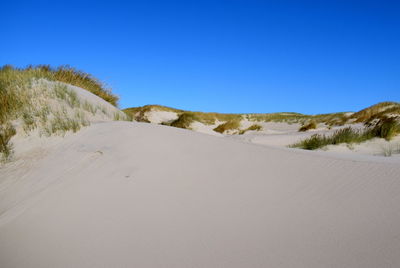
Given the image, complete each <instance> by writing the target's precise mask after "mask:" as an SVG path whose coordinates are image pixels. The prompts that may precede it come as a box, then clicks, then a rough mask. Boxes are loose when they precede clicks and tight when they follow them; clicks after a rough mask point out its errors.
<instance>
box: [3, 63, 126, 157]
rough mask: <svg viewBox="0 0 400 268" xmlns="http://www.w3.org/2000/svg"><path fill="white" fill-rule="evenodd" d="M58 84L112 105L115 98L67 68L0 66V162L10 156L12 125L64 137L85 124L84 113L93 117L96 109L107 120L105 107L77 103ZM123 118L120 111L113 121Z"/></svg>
mask: <svg viewBox="0 0 400 268" xmlns="http://www.w3.org/2000/svg"><path fill="white" fill-rule="evenodd" d="M42 78H43V79H42ZM48 81H52V83H49V82H48ZM59 81H61V82H64V83H70V84H72V85H76V86H79V87H82V88H84V89H87V90H89V91H91V92H93V93H95V94H97V95H98V96H100V97H103V99H105V100H108V101H109V102H111V103H113V104H116V101H117V98H116V97H115V96H114V95H112V94H110V92H109V91H107V90H105V89H103V88H102V86H101V84H100V83H99V82H98V81H97V80H96V79H94V78H93V77H91V76H90V75H88V74H85V73H83V72H79V71H76V70H75V69H72V68H69V67H60V68H57V69H52V68H50V67H48V66H38V67H28V68H25V69H16V68H13V67H12V66H4V67H2V68H0V156H1V159H2V161H5V160H7V159H8V158H9V157H10V155H11V153H12V144H11V142H10V140H11V138H12V137H13V136H14V135H15V134H16V132H17V131H19V128H18V129H16V126H18V127H20V128H22V129H23V131H24V132H25V133H28V132H30V131H32V130H34V129H35V128H39V133H40V134H45V135H51V134H65V132H66V131H73V132H76V131H78V130H79V129H80V128H81V127H82V126H87V125H88V124H89V122H88V121H87V120H86V119H85V113H84V111H87V112H90V113H92V115H95V114H96V113H97V111H98V110H100V111H102V112H103V113H104V114H105V115H106V116H108V117H110V115H108V113H107V110H106V108H105V107H102V106H99V107H97V106H94V105H92V104H90V103H89V102H87V101H85V102H84V103H81V101H80V100H79V97H78V95H77V94H76V92H75V91H74V90H71V89H69V88H68V86H67V85H66V84H64V83H60V82H59ZM63 104H65V105H63ZM111 116H112V115H111ZM126 118H127V116H126V115H125V114H124V113H122V112H118V113H116V114H115V115H114V119H116V120H126Z"/></svg>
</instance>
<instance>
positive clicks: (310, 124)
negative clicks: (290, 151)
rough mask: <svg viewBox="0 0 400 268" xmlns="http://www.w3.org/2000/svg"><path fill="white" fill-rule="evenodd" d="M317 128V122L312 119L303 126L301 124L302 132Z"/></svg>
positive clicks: (300, 129)
mask: <svg viewBox="0 0 400 268" xmlns="http://www.w3.org/2000/svg"><path fill="white" fill-rule="evenodd" d="M316 128H317V123H315V121H310V122H308V123H307V124H304V125H303V126H301V127H300V128H299V131H300V132H305V131H308V130H310V129H316Z"/></svg>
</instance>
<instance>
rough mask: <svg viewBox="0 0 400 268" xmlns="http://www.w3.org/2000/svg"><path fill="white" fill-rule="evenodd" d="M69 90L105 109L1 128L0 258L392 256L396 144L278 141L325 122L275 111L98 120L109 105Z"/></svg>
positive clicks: (193, 262) (309, 260)
mask: <svg viewBox="0 0 400 268" xmlns="http://www.w3.org/2000/svg"><path fill="white" fill-rule="evenodd" d="M71 90H74V91H76V92H77V94H78V95H79V97H80V99H81V101H84V100H87V101H89V102H90V103H91V104H93V105H94V106H99V105H101V106H102V107H105V109H107V111H108V112H106V113H103V112H102V111H101V110H99V111H98V112H96V113H95V114H92V115H90V114H89V113H86V116H87V120H89V122H90V123H91V125H90V126H88V127H84V128H82V129H81V130H80V131H79V132H78V133H75V134H73V133H70V132H68V133H66V135H65V136H64V137H62V136H52V137H45V136H40V135H38V133H36V132H32V133H30V135H29V136H27V135H23V134H21V133H19V134H18V135H16V136H15V137H14V138H13V139H12V142H13V143H14V148H15V150H16V152H15V158H14V160H13V161H12V162H10V163H8V164H6V165H4V166H1V167H0V267H2V268H3V267H5V268H8V267H22V268H23V267H29V268H35V267H38V268H39V267H40V268H43V267H52V268H53V267H76V268H79V267H85V268H86V267H96V268H97V267H152V268H154V267H174V268H177V267H230V268H231V267H307V268H312V267H318V268H320V267H400V255H399V252H400V194H399V193H400V175H399V174H400V157H382V156H376V155H372V154H369V153H368V152H369V151H368V150H367V151H368V152H367V153H365V154H364V153H362V150H361V149H359V148H358V149H357V148H355V149H354V148H353V151H357V150H358V151H360V150H361V151H360V152H361V153H360V152H358V153H348V152H347V151H346V150H345V149H338V148H339V147H335V149H334V150H331V149H329V150H330V151H332V152H325V151H316V152H310V151H303V150H298V149H289V148H287V147H286V144H287V143H289V142H293V141H295V140H296V139H298V138H304V137H307V136H309V135H312V134H313V133H324V132H327V131H332V130H327V129H324V128H320V129H318V130H315V131H311V132H308V133H299V132H297V129H298V126H297V125H288V124H283V123H263V124H264V125H263V127H264V130H263V131H261V132H253V131H250V132H247V133H246V134H244V135H237V136H226V135H220V134H218V135H217V136H213V135H209V134H212V132H210V126H206V125H202V124H197V125H196V124H195V125H194V129H195V130H197V131H199V132H203V133H198V132H196V131H190V130H184V129H178V128H172V127H167V126H161V125H156V124H146V123H136V122H112V121H110V120H113V118H114V114H115V113H118V112H119V111H118V110H117V109H116V108H114V107H112V106H110V105H107V104H106V103H105V102H104V101H103V100H102V99H100V98H98V97H97V96H94V95H93V94H91V93H89V92H86V91H83V90H82V89H79V88H76V87H74V88H71ZM167 117H168V118H172V115H171V114H162V115H154V118H156V119H157V118H164V119H165V118H167ZM154 118H153V119H154ZM205 133H206V134H205ZM377 142H382V141H371V144H372V145H368V146H370V147H371V148H375V147H373V146H375V144H377ZM368 146H367V147H368Z"/></svg>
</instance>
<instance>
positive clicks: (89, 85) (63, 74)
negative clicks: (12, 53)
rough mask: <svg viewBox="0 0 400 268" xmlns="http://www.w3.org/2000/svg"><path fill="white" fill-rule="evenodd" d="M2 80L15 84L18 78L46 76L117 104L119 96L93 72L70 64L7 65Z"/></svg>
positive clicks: (0, 71) (2, 71) (2, 70)
mask: <svg viewBox="0 0 400 268" xmlns="http://www.w3.org/2000/svg"><path fill="white" fill-rule="evenodd" d="M0 73H2V74H1V80H3V82H5V83H7V84H8V85H9V84H13V83H14V82H15V80H16V79H18V80H21V79H24V80H31V79H32V78H36V79H40V78H44V79H47V80H49V81H59V82H63V83H66V84H70V85H73V86H77V87H81V88H83V89H86V90H88V91H90V92H92V93H93V94H95V95H97V96H99V97H100V98H102V99H104V100H105V101H107V102H109V103H111V104H112V105H114V106H117V102H118V97H117V96H116V95H114V94H112V93H111V90H110V89H107V88H106V87H105V86H104V84H103V83H101V82H100V81H99V80H98V79H96V78H94V77H93V76H92V75H91V74H88V73H85V72H82V71H79V70H77V69H75V68H72V67H69V66H60V67H57V68H53V67H51V66H49V65H38V66H28V67H26V68H14V67H13V66H11V65H5V66H3V67H2V68H1V69H0Z"/></svg>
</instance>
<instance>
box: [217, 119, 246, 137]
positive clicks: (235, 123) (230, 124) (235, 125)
mask: <svg viewBox="0 0 400 268" xmlns="http://www.w3.org/2000/svg"><path fill="white" fill-rule="evenodd" d="M239 127H240V120H237V119H234V120H229V121H227V122H225V123H223V124H221V125H219V126H217V127H216V128H214V131H216V132H219V133H222V134H223V133H225V132H227V131H229V130H239Z"/></svg>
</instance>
